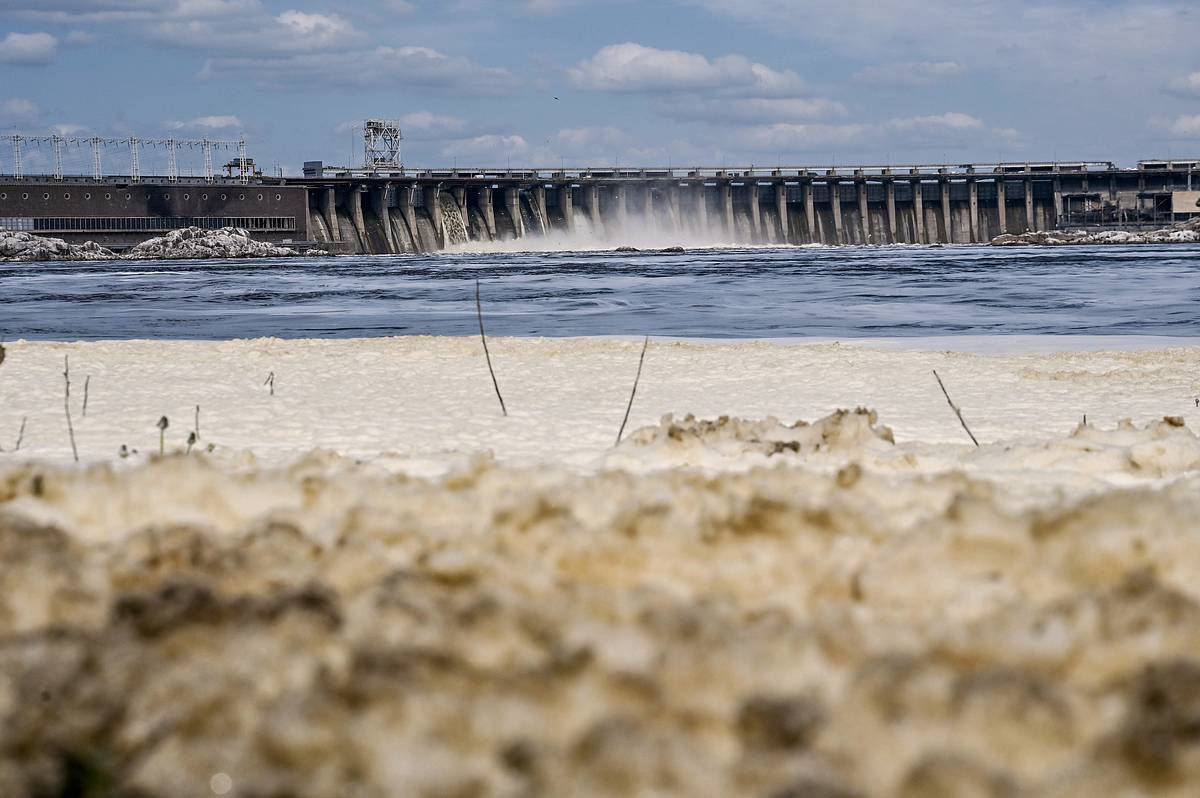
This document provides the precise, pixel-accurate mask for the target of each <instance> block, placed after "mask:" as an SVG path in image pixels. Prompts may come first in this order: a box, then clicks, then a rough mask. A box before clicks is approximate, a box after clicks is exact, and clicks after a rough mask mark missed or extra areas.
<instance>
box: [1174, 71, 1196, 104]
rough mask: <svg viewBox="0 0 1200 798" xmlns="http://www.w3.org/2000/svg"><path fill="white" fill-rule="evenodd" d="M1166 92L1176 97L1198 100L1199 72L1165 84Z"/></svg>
mask: <svg viewBox="0 0 1200 798" xmlns="http://www.w3.org/2000/svg"><path fill="white" fill-rule="evenodd" d="M1167 91H1168V92H1170V93H1171V94H1174V95H1175V96H1177V97H1196V98H1200V72H1193V73H1191V74H1190V75H1183V76H1182V77H1178V78H1175V79H1174V80H1172V81H1171V82H1170V83H1169V84H1167Z"/></svg>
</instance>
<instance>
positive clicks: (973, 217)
mask: <svg viewBox="0 0 1200 798" xmlns="http://www.w3.org/2000/svg"><path fill="white" fill-rule="evenodd" d="M967 201H968V202H969V203H970V213H969V217H970V218H969V220H968V221H969V222H970V224H971V243H972V244H978V243H979V242H980V241H982V240H983V225H981V224H980V219H979V184H978V183H976V182H975V181H974V180H968V181H967Z"/></svg>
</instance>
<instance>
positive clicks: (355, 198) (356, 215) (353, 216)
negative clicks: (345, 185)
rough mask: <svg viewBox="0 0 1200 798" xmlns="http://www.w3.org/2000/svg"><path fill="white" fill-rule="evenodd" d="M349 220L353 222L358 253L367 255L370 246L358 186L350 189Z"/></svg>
mask: <svg viewBox="0 0 1200 798" xmlns="http://www.w3.org/2000/svg"><path fill="white" fill-rule="evenodd" d="M350 220H351V221H352V222H354V232H355V233H357V234H358V246H359V251H360V252H367V253H369V252H370V251H371V246H370V241H369V239H368V238H367V222H366V220H365V219H364V218H363V209H362V192H361V191H359V190H358V186H351V187H350Z"/></svg>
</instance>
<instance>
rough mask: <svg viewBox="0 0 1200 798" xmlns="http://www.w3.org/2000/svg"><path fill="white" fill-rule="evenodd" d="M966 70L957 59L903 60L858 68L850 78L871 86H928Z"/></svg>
mask: <svg viewBox="0 0 1200 798" xmlns="http://www.w3.org/2000/svg"><path fill="white" fill-rule="evenodd" d="M966 71H967V69H966V67H964V66H963V65H962V64H960V63H958V62H957V61H904V62H901V63H896V64H881V65H878V66H871V67H866V68H865V69H860V70H859V71H857V72H855V73H854V74H853V75H852V76H851V79H852V80H853V81H855V82H856V83H865V84H868V85H872V86H929V85H932V84H934V83H937V82H939V81H942V80H946V79H948V78H954V77H958V76H959V75H962V74H964V73H966Z"/></svg>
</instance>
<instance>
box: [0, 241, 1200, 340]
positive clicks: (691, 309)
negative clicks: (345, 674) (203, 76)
mask: <svg viewBox="0 0 1200 798" xmlns="http://www.w3.org/2000/svg"><path fill="white" fill-rule="evenodd" d="M476 279H478V280H480V281H481V285H482V293H483V301H484V310H485V313H486V316H487V324H488V331H489V333H491V334H495V335H523V336H547V335H554V336H566V335H641V334H651V335H658V336H679V337H711V338H781V337H802V336H808V337H822V338H830V337H838V338H853V337H871V338H881V337H896V336H939V335H973V334H979V335H1005V334H1025V335H1031V334H1032V335H1046V334H1050V335H1156V336H1182V337H1189V336H1200V246H1189V245H1168V246H1137V247H1062V248H1017V249H998V248H990V247H944V248H938V247H861V248H858V247H846V248H780V249H701V250H690V251H685V252H682V253H676V252H627V253H618V252H554V253H507V254H495V253H490V254H436V255H413V256H403V255H400V256H376V257H340V258H296V259H290V260H260V261H187V262H183V261H153V262H146V261H140V262H132V261H107V262H98V263H38V264H6V265H0V336H2V337H3V338H5V339H9V340H11V339H16V338H26V339H51V340H76V339H98V338H193V339H227V338H246V337H259V336H278V337H285V338H288V337H364V336H385V335H473V334H476V333H477V332H478V326H477V322H476V318H475V304H474V301H475V293H474V292H475V280H476Z"/></svg>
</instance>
